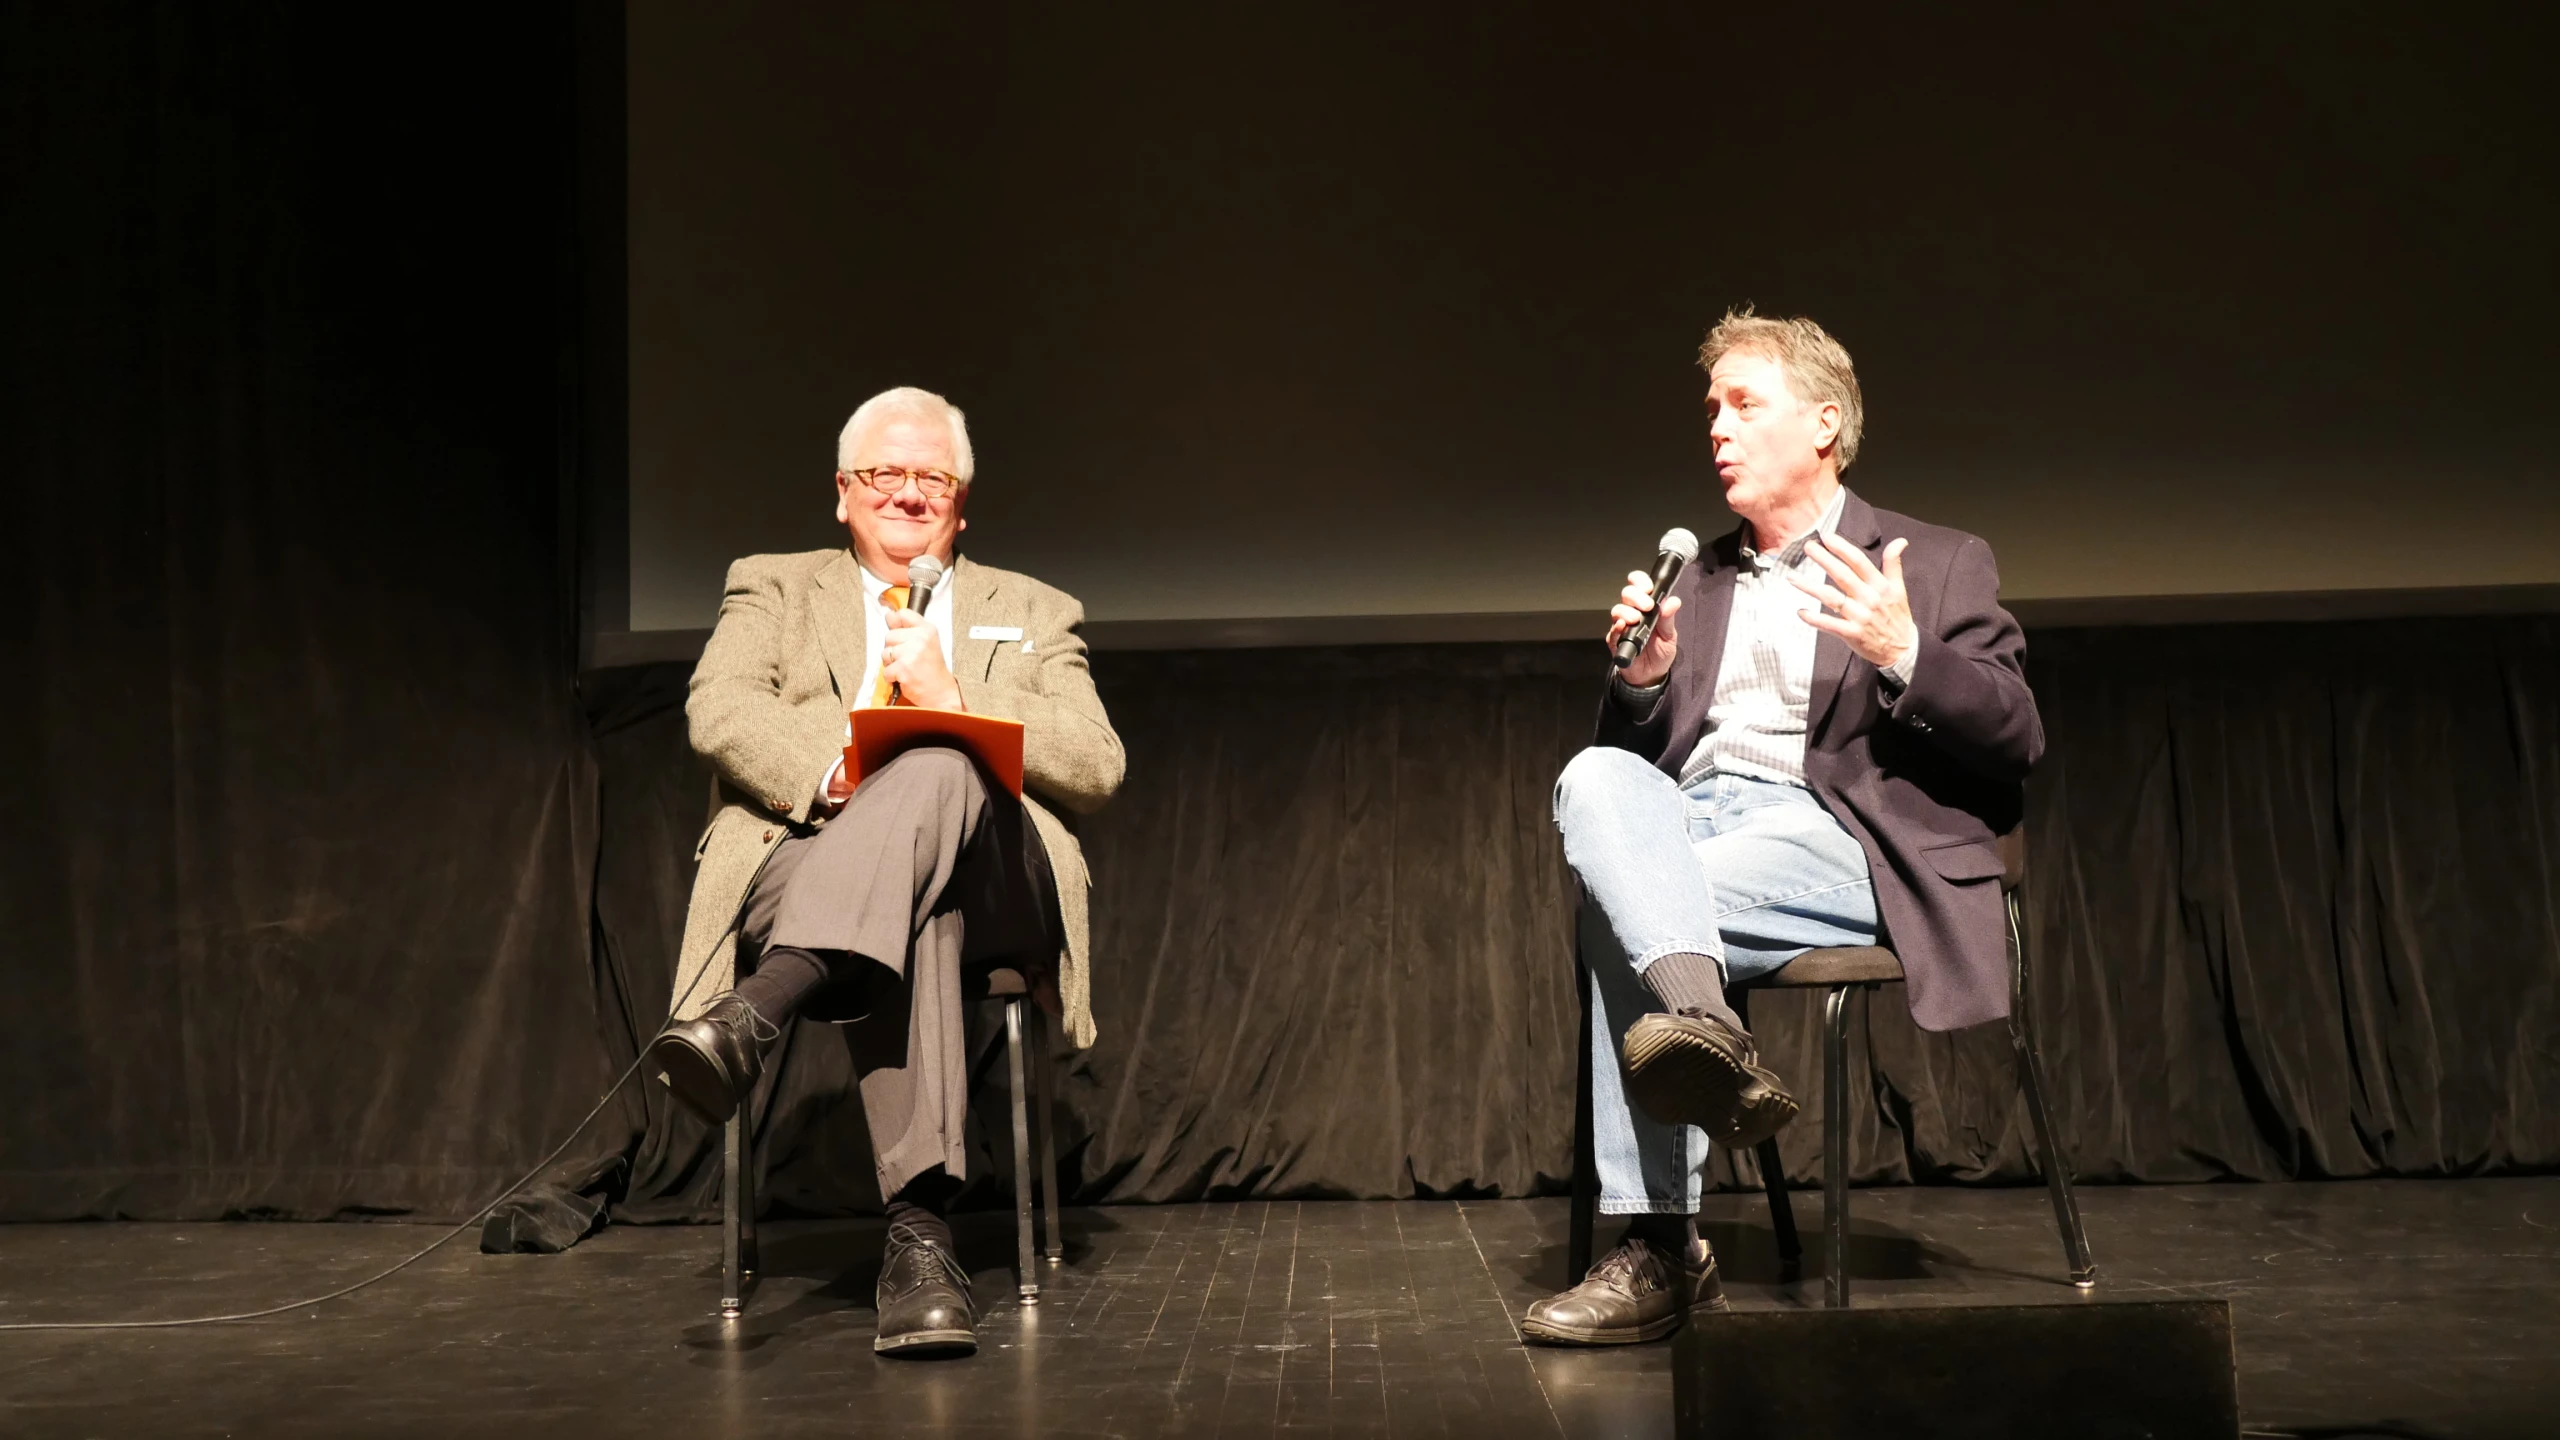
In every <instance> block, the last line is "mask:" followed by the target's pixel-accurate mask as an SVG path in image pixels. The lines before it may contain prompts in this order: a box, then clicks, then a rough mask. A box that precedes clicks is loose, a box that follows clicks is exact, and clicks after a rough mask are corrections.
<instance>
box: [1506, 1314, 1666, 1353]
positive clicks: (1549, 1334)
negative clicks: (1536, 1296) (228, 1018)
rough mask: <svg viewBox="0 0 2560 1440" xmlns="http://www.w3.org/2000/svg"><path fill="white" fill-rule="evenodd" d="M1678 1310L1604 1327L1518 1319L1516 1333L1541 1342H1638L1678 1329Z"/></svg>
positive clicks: (1585, 1343)
mask: <svg viewBox="0 0 2560 1440" xmlns="http://www.w3.org/2000/svg"><path fill="white" fill-rule="evenodd" d="M1680 1319H1681V1315H1680V1312H1679V1311H1677V1310H1674V1311H1672V1312H1671V1313H1670V1314H1668V1315H1665V1316H1663V1317H1662V1318H1661V1319H1659V1320H1648V1321H1646V1322H1645V1323H1644V1324H1642V1325H1619V1326H1611V1327H1608V1328H1606V1329H1591V1330H1576V1329H1571V1328H1569V1327H1566V1326H1563V1325H1550V1324H1548V1323H1547V1322H1545V1321H1544V1320H1523V1321H1521V1322H1520V1336H1521V1338H1522V1339H1524V1340H1533V1341H1536V1342H1537V1343H1539V1344H1541V1345H1642V1344H1643V1343H1645V1342H1646V1341H1648V1340H1659V1339H1661V1338H1662V1337H1663V1336H1665V1335H1668V1334H1670V1333H1671V1332H1672V1331H1674V1330H1677V1329H1679V1328H1680Z"/></svg>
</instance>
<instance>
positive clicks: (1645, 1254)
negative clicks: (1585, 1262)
mask: <svg viewBox="0 0 2560 1440" xmlns="http://www.w3.org/2000/svg"><path fill="white" fill-rule="evenodd" d="M1653 1258H1654V1256H1653V1247H1652V1246H1650V1245H1647V1244H1646V1243H1645V1242H1643V1241H1642V1240H1630V1241H1628V1242H1627V1243H1625V1244H1624V1245H1621V1246H1619V1247H1618V1248H1617V1249H1615V1250H1612V1251H1610V1252H1609V1253H1608V1254H1606V1255H1603V1256H1601V1257H1600V1263H1599V1264H1597V1265H1594V1266H1592V1267H1591V1273H1590V1274H1589V1275H1587V1276H1585V1277H1584V1278H1585V1279H1589V1280H1614V1281H1616V1282H1617V1283H1618V1286H1619V1288H1621V1289H1623V1290H1625V1291H1626V1292H1627V1293H1629V1294H1631V1295H1641V1294H1643V1293H1644V1291H1643V1290H1641V1289H1639V1288H1637V1282H1638V1280H1639V1278H1640V1277H1641V1275H1642V1272H1643V1267H1644V1265H1645V1263H1646V1262H1647V1261H1649V1260H1651V1259H1653ZM1651 1288H1654V1289H1660V1288H1661V1287H1660V1286H1659V1285H1655V1286H1652V1287H1651Z"/></svg>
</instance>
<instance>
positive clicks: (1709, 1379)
mask: <svg viewBox="0 0 2560 1440" xmlns="http://www.w3.org/2000/svg"><path fill="white" fill-rule="evenodd" d="M1673 1365H1674V1373H1673V1382H1672V1394H1673V1404H1674V1406H1675V1407H1676V1409H1677V1411H1678V1417H1679V1426H1678V1434H1679V1435H1680V1437H1681V1440H1763V1437H1783V1440H1885V1437H1891V1440H1938V1437H1946V1440H1957V1437H1962V1440H2006V1437H2013V1436H2014V1437H2020V1440H2047V1437H2055V1436H2070V1437H2073V1440H2205V1437H2211V1440H2233V1437H2236V1436H2237V1435H2238V1434H2239V1433H2240V1397H2239V1378H2238V1375H2237V1372H2236V1370H2235V1368H2234V1366H2233V1363H2232V1351H2231V1307H2230V1306H2229V1305H2228V1304H2225V1303H2224V1302H2222V1301H2219V1300H2173V1301H2146V1302H2139V1303H2135V1302H2128V1303H2115V1302H2108V1301H2091V1302H2086V1303H2081V1304H2061V1305H1997V1306H1993V1305H1982V1306H1930V1307H1926V1308H1911V1309H1866V1310H1751V1311H1737V1312H1733V1313H1728V1314H1721V1315H1719V1314H1709V1313H1704V1312H1699V1313H1694V1314H1692V1315H1691V1316H1690V1319H1689V1323H1688V1324H1687V1325H1685V1326H1683V1327H1682V1329H1681V1332H1680V1338H1679V1340H1678V1341H1677V1342H1675V1346H1674V1353H1673Z"/></svg>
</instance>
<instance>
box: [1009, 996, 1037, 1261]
mask: <svg viewBox="0 0 2560 1440" xmlns="http://www.w3.org/2000/svg"><path fill="white" fill-rule="evenodd" d="M1004 1048H1005V1056H1006V1059H1007V1061H1008V1062H1009V1063H1010V1065H1011V1066H1012V1070H1013V1247H1014V1273H1015V1277H1016V1279H1015V1286H1016V1288H1017V1289H1018V1290H1019V1291H1020V1292H1021V1295H1022V1303H1023V1304H1025V1305H1037V1304H1039V1303H1040V1272H1039V1270H1038V1269H1037V1268H1035V1266H1036V1264H1037V1262H1035V1261H1034V1260H1033V1259H1032V1255H1031V1115H1030V1102H1029V1099H1028V1098H1027V1094H1026V1092H1027V1091H1028V1089H1029V1088H1030V1087H1029V1086H1027V1085H1025V1084H1024V1083H1023V1076H1022V1001H1021V1000H1020V999H1011V1000H1007V1001H1005V1002H1004Z"/></svg>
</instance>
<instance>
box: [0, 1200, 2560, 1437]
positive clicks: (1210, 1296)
mask: <svg viewBox="0 0 2560 1440" xmlns="http://www.w3.org/2000/svg"><path fill="white" fill-rule="evenodd" d="M2083 1200H2084V1203H2085V1205H2086V1207H2087V1213H2088V1221H2089V1233H2090V1237H2091V1242H2092V1244H2093V1245H2094V1246H2095V1247H2096V1250H2097V1255H2098V1262H2099V1265H2100V1270H2101V1286H2100V1291H2099V1297H2100V1298H2101V1299H2104V1298H2106V1297H2110V1296H2112V1297H2119V1298H2134V1297H2141V1298H2154V1297H2162V1296H2221V1297H2226V1298H2228V1299H2229V1300H2230V1301H2231V1302H2232V1305H2233V1308H2234V1314H2235V1326H2236V1329H2237V1332H2238V1337H2239V1346H2240V1370H2241V1397H2242V1402H2243V1405H2244V1407H2245V1409H2246V1413H2247V1416H2248V1422H2249V1424H2250V1425H2251V1426H2252V1427H2253V1428H2254V1427H2271V1428H2272V1427H2286V1428H2299V1429H2306V1430H2311V1431H2314V1432H2315V1433H2316V1432H2320V1431H2323V1430H2326V1431H2327V1433H2340V1432H2339V1431H2337V1430H2335V1429H2331V1428H2329V1427H2346V1426H2358V1425H2366V1426H2370V1425H2377V1424H2390V1425H2396V1427H2397V1428H2386V1429H2383V1430H2380V1431H2366V1432H2363V1433H2388V1434H2400V1435H2410V1436H2445V1437H2508V1436H2514V1437H2524V1436H2548V1435H2560V1179H2533V1180H2476V1181H2458V1182H2441V1183H2437V1182H2428V1183H2420V1182H2388V1181H2385V1182H2365V1183H2355V1184H2334V1185H2269V1186H2244V1185H2230V1186H2192V1187H2154V1188H2132V1189H2115V1188H2099V1187H2092V1188H2089V1189H2087V1190H2085V1191H2084V1192H2083ZM1857 1207H1858V1208H1857V1222H1858V1233H1857V1239H1856V1243H1855V1245H1854V1247H1853V1253H1852V1255H1851V1264H1852V1268H1853V1273H1854V1274H1855V1276H1856V1278H1857V1280H1858V1283H1859V1285H1860V1286H1861V1287H1862V1288H1861V1291H1860V1295H1859V1299H1860V1302H1861V1303H1862V1304H1872V1305H1936V1304H1947V1303H1959V1302H1966V1301H1995V1300H1996V1301H2003V1302H2045V1303H2052V1304H2076V1303H2085V1302H2081V1301H2079V1300H2078V1299H2077V1298H2076V1297H2075V1295H2074V1294H2073V1292H2072V1291H2071V1290H2070V1289H2068V1288H2067V1287H2065V1286H2063V1285H2061V1284H2059V1283H2058V1278H2057V1277H2058V1276H2059V1275H2060V1273H2061V1265H2060V1255H2059V1251H2058V1249H2057V1247H2056V1245H2055V1243H2054V1239H2053V1232H2052V1229H2051V1228H2050V1225H2049V1223H2048V1212H2047V1211H2046V1209H2045V1206H2044V1197H2043V1194H2042V1192H2041V1191H2035V1190H1999V1191H1965V1190H1948V1189H1926V1190H1881V1191H1868V1192H1862V1193H1861V1194H1860V1195H1859V1196H1858V1197H1857ZM1819 1211H1820V1198H1819V1196H1818V1195H1802V1196H1800V1197H1799V1211H1798V1213H1799V1215H1800V1216H1801V1218H1802V1219H1803V1220H1804V1222H1805V1223H1806V1224H1807V1225H1808V1226H1809V1227H1810V1226H1812V1225H1814V1224H1815V1223H1816V1222H1817V1220H1818V1216H1819ZM1010 1219H1011V1217H1010V1216H1009V1215H972V1216H969V1217H966V1223H965V1225H964V1227H963V1232H962V1233H963V1241H964V1246H965V1248H966V1249H967V1250H968V1252H969V1258H970V1259H971V1260H972V1261H973V1262H974V1264H975V1266H976V1268H977V1273H978V1277H979V1278H978V1288H979V1293H980V1294H981V1295H982V1296H984V1297H986V1298H987V1299H988V1300H990V1301H994V1302H996V1303H995V1304H994V1305H993V1307H992V1312H991V1314H990V1315H989V1318H988V1320H987V1322H986V1325H985V1327H984V1331H983V1334H984V1338H985V1344H986V1348H985V1349H984V1350H983V1351H982V1352H981V1353H980V1354H979V1355H978V1356H977V1357H976V1358H975V1359H973V1360H966V1361H958V1362H947V1363H938V1364H935V1363H918V1362H907V1363H897V1362H886V1361H881V1360H878V1359H875V1358H874V1357H873V1355H872V1354H871V1350H870V1343H869V1342H870V1335H871V1320H872V1315H871V1310H870V1308H869V1306H870V1287H871V1280H872V1272H873V1269H874V1266H875V1265H876V1262H877V1252H878V1235H879V1230H878V1225H877V1223H876V1222H803V1223H794V1224H784V1225H778V1226H775V1227H773V1229H772V1231H771V1233H770V1235H769V1238H768V1240H767V1250H766V1259H767V1262H768V1270H769V1272H770V1273H769V1275H768V1277H767V1278H766V1279H765V1281H764V1283H763V1288H762V1290H761V1292H760V1293H759V1294H757V1296H756V1297H755V1301H754V1304H753V1306H752V1308H751V1309H750V1312H749V1314H748V1316H747V1317H746V1319H745V1320H743V1321H742V1322H738V1323H737V1324H735V1325H734V1326H731V1325H728V1324H724V1323H723V1322H722V1321H720V1320H719V1319H717V1318H716V1317H715V1316H714V1315H713V1314H712V1313H711V1310H712V1306H713V1304H714V1301H715V1299H716V1293H715V1291H716V1286H717V1280H716V1278H715V1268H714V1266H715V1260H716V1251H717V1236H716V1234H715V1232H713V1231H710V1230H707V1229H699V1228H686V1229H631V1228H618V1229H613V1230H610V1231H607V1232H606V1233H605V1234H603V1235H602V1236H600V1237H598V1238H597V1239H595V1240H593V1241H590V1242H589V1243H588V1244H586V1245H584V1246H581V1247H580V1248H578V1249H577V1250H575V1251H573V1252H571V1253H569V1254H567V1255H562V1256H554V1257H484V1256H481V1255H478V1254H476V1253H473V1252H471V1251H470V1250H469V1249H468V1248H465V1247H467V1245H468V1243H469V1242H468V1240H467V1239H466V1240H464V1241H457V1242H456V1245H455V1248H454V1249H452V1250H450V1251H448V1252H445V1253H441V1254H438V1255H437V1256H435V1257H433V1258H431V1259H430V1260H428V1261H427V1262H425V1263H424V1264H423V1265H421V1266H419V1267H417V1268H415V1269H413V1270H411V1271H409V1272H406V1273H404V1274H402V1275H399V1276H395V1277H393V1278H392V1279H391V1280H389V1281H387V1282H385V1283H384V1284H383V1285H381V1286H378V1287H376V1288H374V1289H372V1290H369V1291H365V1292H363V1293H361V1294H359V1295H357V1296H354V1297H352V1298H350V1299H347V1300H343V1301H339V1302H335V1303H333V1304H330V1305H327V1306H324V1307H321V1308H320V1309H319V1310H317V1311H314V1312H302V1313H297V1314H295V1315H291V1316H287V1317H284V1318H279V1319H274V1320H267V1321H259V1322H254V1323H249V1324H240V1325H227V1326H216V1327H210V1328H204V1329H196V1330H173V1331H172V1330H164V1331H144V1332H138V1333H129V1334H115V1335H101V1334H83V1333H73V1334H43V1335H0V1433H5V1434H7V1435H11V1436H26V1437H36V1436H144V1435H208V1436H210V1435H239V1436H352V1435H363V1436H517V1435H545V1436H570V1435H584V1434H592V1433H599V1432H605V1433H613V1434H622V1435H640V1436H667V1437H685V1440H692V1437H703V1440H710V1437H732V1436H734V1437H742V1440H743V1437H759V1440H761V1437H778V1436H792V1435H818V1434H827V1435H841V1434H861V1435H869V1436H896V1435H907V1434H913V1435H927V1434H934V1435H997V1434H1002V1435H1031V1434H1042V1435H1079V1436H1139V1435H1202V1436H1207V1435H1252V1436H1260V1435H1283V1434H1286V1435H1311V1436H1312V1435H1395V1436H1408V1435H1409V1436H1442V1435H1446V1436H1470V1437H1472V1436H1492V1435H1524V1436H1526V1435H1538V1436H1553V1435H1568V1436H1649V1435H1662V1434H1667V1433H1668V1431H1669V1428H1670V1408H1671V1407H1670V1383H1669V1378H1668V1373H1669V1372H1668V1361H1669V1356H1670V1352H1669V1348H1668V1347H1667V1346H1661V1345H1656V1346H1645V1347H1639V1348H1636V1349H1630V1350H1618V1351H1589V1352H1582V1351H1555V1350H1536V1351H1533V1350H1524V1349H1523V1348H1521V1346H1520V1345H1519V1344H1518V1342H1517V1340H1516V1339H1515V1338H1514V1336H1513V1332H1512V1328H1511V1327H1512V1324H1513V1321H1514V1320H1515V1319H1516V1317H1517V1316H1518V1315H1519V1313H1520V1311H1521V1308H1522V1307H1523V1306H1524V1305H1526V1304H1527V1303H1529V1302H1530V1301H1531V1300H1534V1299H1535V1298H1537V1297H1538V1296H1540V1295H1542V1294H1544V1293H1546V1292H1547V1291H1549V1290H1551V1289H1553V1288H1555V1285H1556V1283H1557V1281H1558V1279H1559V1278H1560V1275H1561V1271H1562V1268H1563V1259H1562V1256H1563V1225H1564V1207H1563V1204H1562V1202H1560V1201H1527V1202H1519V1201H1508V1202H1483V1203H1446V1202H1413V1203H1406V1204H1288V1203H1281V1204H1241V1205H1187V1206H1173V1207H1164V1208H1126V1209H1111V1210H1096V1211H1080V1212H1074V1213H1072V1214H1071V1215H1070V1216H1069V1220H1070V1227H1069V1239H1070V1254H1069V1263H1068V1265H1067V1266H1066V1267H1065V1268H1064V1269H1063V1270H1055V1271H1052V1272H1051V1281H1050V1285H1051V1288H1050V1290H1049V1293H1048V1296H1047V1300H1046V1303H1044V1304H1042V1305H1040V1306H1038V1307H1036V1308H1035V1309H1031V1310H1024V1309H1021V1308H1019V1307H1017V1306H1016V1305H1015V1304H1014V1303H1013V1302H1012V1299H1011V1293H1012V1285H1011V1277H1010V1274H1009V1273H1008V1271H1007V1270H1006V1266H1007V1264H1008V1256H1009V1253H1010ZM1708 1219H1709V1222H1710V1223H1709V1233H1710V1235H1711V1237H1712V1239H1713V1240H1714V1241H1715V1243H1716V1245H1717V1248H1718V1250H1719V1251H1720V1252H1721V1253H1722V1254H1723V1255H1724V1256H1725V1257H1726V1258H1725V1263H1726V1270H1727V1274H1728V1277H1729V1280H1730V1281H1731V1283H1732V1289H1733V1291H1734V1297H1735V1303H1736V1304H1737V1305H1738V1306H1745V1307H1748V1306H1789V1305H1810V1304H1815V1303H1818V1300H1819V1282H1818V1279H1816V1278H1815V1277H1814V1276H1810V1275H1809V1276H1808V1277H1806V1279H1805V1280H1803V1281H1801V1282H1797V1283H1794V1284H1783V1285H1782V1284H1780V1283H1778V1277H1777V1275H1776V1266H1775V1261H1774V1258H1773V1256H1772V1253H1771V1245H1770V1237H1769V1232H1768V1226H1767V1219H1766V1214H1765V1212H1764V1211H1763V1210H1762V1209H1761V1207H1760V1206H1759V1204H1758V1203H1757V1202H1756V1201H1755V1200H1752V1199H1749V1198H1746V1197H1740V1196H1718V1197H1713V1198H1712V1199H1711V1200H1710V1202H1709V1216H1708ZM430 1233H431V1232H427V1231H424V1230H422V1229H420V1228H419V1227H415V1226H407V1225H274V1224H268V1225H259V1224H241V1225H45V1226H15V1227H0V1319H6V1320H34V1319H52V1318H66V1319H67V1318H74V1317H130V1318H157V1317H162V1316H171V1315H179V1314H188V1313H197V1312H201V1311H206V1310H215V1309H234V1308H245V1307H250V1306H255V1305H259V1304H268V1303H274V1302H276V1301H280V1300H285V1299H290V1298H292V1297H294V1296H296V1295H298V1294H309V1293H313V1292H314V1291H317V1290H320V1289H323V1288H326V1287H329V1286H332V1285H335V1284H339V1283H343V1282H344V1281H346V1280H348V1279H351V1278H354V1277H356V1276H359V1275H362V1274H364V1273H366V1272H367V1271H368V1269H369V1268H374V1267H378V1266H380V1265H381V1264H383V1263H385V1262H387V1261H388V1260H390V1259H392V1258H396V1257H397V1256H399V1255H401V1254H403V1253H406V1251H407V1250H409V1249H411V1248H413V1247H415V1246H416V1245H418V1244H420V1243H422V1242H423V1240H424V1239H425V1238H427V1236H428V1235H429V1234H430ZM1606 1233H1607V1232H1605V1231H1604V1235H1605V1234H1606ZM1809 1233H1810V1232H1809ZM2346 1433H2356V1432H2352V1431H2350V1432H2346Z"/></svg>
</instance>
